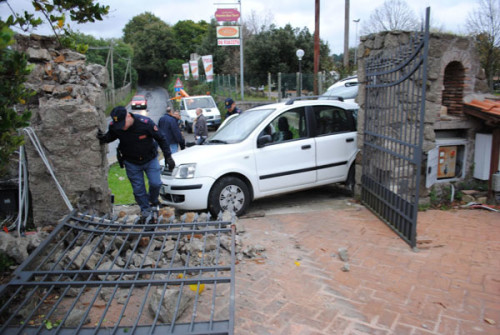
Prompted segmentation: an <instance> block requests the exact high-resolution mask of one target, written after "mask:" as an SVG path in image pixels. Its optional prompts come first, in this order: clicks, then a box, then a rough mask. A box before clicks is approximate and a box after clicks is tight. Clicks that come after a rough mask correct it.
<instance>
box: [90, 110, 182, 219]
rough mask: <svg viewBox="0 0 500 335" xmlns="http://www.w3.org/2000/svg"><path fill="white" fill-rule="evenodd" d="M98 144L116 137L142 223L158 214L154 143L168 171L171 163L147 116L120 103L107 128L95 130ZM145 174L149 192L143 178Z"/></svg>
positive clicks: (164, 142)
mask: <svg viewBox="0 0 500 335" xmlns="http://www.w3.org/2000/svg"><path fill="white" fill-rule="evenodd" d="M97 138H98V139H99V142H100V143H101V144H105V143H110V142H113V141H114V140H116V139H119V140H120V144H119V145H118V150H119V151H120V153H121V155H122V157H123V163H124V165H125V170H126V171H127V177H128V179H129V180H130V183H131V184H132V189H133V192H134V197H135V201H137V204H138V205H139V207H140V208H141V221H142V222H146V221H148V219H151V218H152V217H153V218H154V214H156V215H157V214H158V206H159V199H158V198H159V195H160V187H161V178H160V176H161V167H160V162H159V161H158V159H157V156H158V145H159V146H160V148H161V150H162V151H163V155H164V157H165V163H166V166H168V169H169V170H170V171H171V170H173V169H174V167H175V162H174V160H173V159H172V156H171V154H170V148H169V145H168V142H167V139H166V138H165V136H164V135H163V134H162V133H161V132H160V131H159V129H158V127H157V126H156V124H155V123H154V122H153V120H151V119H150V118H148V117H146V116H142V115H137V114H132V113H129V112H128V111H127V109H126V108H125V107H123V106H118V107H115V108H113V110H112V111H111V122H110V124H109V127H108V131H107V132H106V133H103V132H102V131H100V130H99V131H98V132H97ZM144 173H146V175H147V177H148V181H149V193H148V191H147V190H146V184H145V180H144Z"/></svg>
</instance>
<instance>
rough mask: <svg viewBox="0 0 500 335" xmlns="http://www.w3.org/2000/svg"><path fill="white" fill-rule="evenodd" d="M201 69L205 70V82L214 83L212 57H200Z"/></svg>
mask: <svg viewBox="0 0 500 335" xmlns="http://www.w3.org/2000/svg"><path fill="white" fill-rule="evenodd" d="M201 60H202V61H203V68H204V69H205V75H206V76H207V82H211V81H214V64H213V60H212V55H207V56H202V57H201Z"/></svg>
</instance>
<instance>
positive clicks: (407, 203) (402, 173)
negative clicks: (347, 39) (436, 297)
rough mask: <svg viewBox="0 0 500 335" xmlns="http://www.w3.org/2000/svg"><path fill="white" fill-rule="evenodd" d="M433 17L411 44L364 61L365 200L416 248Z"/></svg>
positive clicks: (368, 205) (417, 33) (362, 187)
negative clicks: (430, 22) (430, 31)
mask: <svg viewBox="0 0 500 335" xmlns="http://www.w3.org/2000/svg"><path fill="white" fill-rule="evenodd" d="M429 15H430V8H427V13H426V23H425V28H423V29H422V31H420V32H415V33H413V34H412V35H411V36H410V40H409V42H408V43H407V44H404V45H400V46H399V47H397V48H394V49H390V50H387V49H386V50H384V52H383V53H382V54H380V55H376V56H373V57H369V58H367V59H366V60H365V62H366V63H365V67H366V101H365V117H364V145H363V169H362V171H363V174H362V178H361V190H362V191H361V199H362V202H363V204H364V205H365V206H367V207H368V208H370V209H371V210H372V211H373V212H374V213H375V214H377V215H378V216H379V217H380V218H381V219H382V220H383V221H384V222H385V223H386V224H388V225H389V227H391V228H392V229H393V230H394V231H395V232H396V233H397V234H398V235H399V236H400V237H401V238H402V239H403V240H405V241H406V242H407V243H408V244H410V246H411V247H415V246H416V231H417V212H418V198H419V186H420V174H421V164H422V144H423V133H424V116H425V95H426V85H425V83H426V82H427V51H428V44H429Z"/></svg>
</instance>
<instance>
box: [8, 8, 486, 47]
mask: <svg viewBox="0 0 500 335" xmlns="http://www.w3.org/2000/svg"><path fill="white" fill-rule="evenodd" d="M8 1H9V3H10V5H11V6H12V7H13V8H14V9H16V10H25V9H29V10H32V7H31V0H8ZM98 2H99V3H100V4H101V5H109V6H110V13H109V15H108V16H107V17H106V18H105V19H104V20H103V21H98V22H96V23H92V24H85V25H77V26H73V29H74V30H79V31H80V32H82V33H85V34H89V35H93V36H94V37H97V38H100V37H102V38H112V37H116V38H119V37H122V35H123V32H122V30H123V28H124V27H125V25H126V24H127V22H129V21H130V20H131V19H132V18H133V17H134V16H136V15H138V14H141V13H144V12H151V13H153V14H154V15H156V16H157V17H159V18H161V19H162V20H163V21H165V22H166V23H168V24H170V25H173V24H175V23H176V22H177V21H179V20H193V21H195V22H198V21H200V20H205V21H207V22H210V20H211V19H212V18H213V17H215V11H216V10H217V8H236V9H238V10H240V9H241V11H240V12H241V16H242V19H243V20H244V21H245V20H246V19H247V18H248V17H249V16H250V15H251V14H252V12H253V13H254V14H256V15H257V16H259V17H260V18H261V20H262V23H268V22H266V20H265V19H266V18H268V19H269V18H272V22H273V23H274V24H275V25H276V26H278V27H283V26H285V25H286V24H288V23H290V24H291V25H292V27H294V28H300V29H302V28H304V27H308V28H309V30H310V32H311V33H314V27H315V22H314V13H315V7H314V6H315V1H314V0H283V1H276V0H272V1H271V0H241V2H240V3H239V2H238V1H215V2H212V1H207V0H175V1H174V0H143V1H137V0H98ZM383 2H384V1H383V0H350V23H351V28H350V38H349V43H350V46H354V45H355V40H356V24H355V23H354V22H353V20H355V19H360V22H359V24H358V29H357V30H358V36H359V35H361V31H362V25H363V23H364V22H367V21H368V20H369V18H370V14H372V13H373V11H374V10H375V9H376V8H377V7H379V6H381V5H382V4H383ZM407 3H408V5H409V6H410V7H411V8H412V9H413V10H414V11H415V14H416V15H417V16H418V17H419V18H421V17H424V15H425V8H426V7H431V22H432V23H433V25H435V26H439V27H441V28H443V29H444V31H446V32H452V33H464V32H465V27H464V23H465V21H466V19H467V17H468V14H469V13H470V12H471V11H472V10H473V9H474V8H476V7H477V0H417V1H415V0H409V1H407ZM240 4H241V7H240ZM344 12H345V1H343V0H327V1H325V0H323V1H320V38H321V39H322V40H323V41H325V42H328V44H329V46H330V50H331V51H332V52H333V53H336V54H340V53H342V52H343V48H344ZM9 14H10V10H9V9H8V7H7V6H6V5H5V4H4V3H0V16H1V17H2V18H4V19H5V18H6V17H7V16H8V15H9ZM36 33H39V34H50V32H49V31H48V30H46V29H45V30H44V29H42V30H38V31H36Z"/></svg>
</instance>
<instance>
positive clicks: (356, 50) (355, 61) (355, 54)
mask: <svg viewBox="0 0 500 335" xmlns="http://www.w3.org/2000/svg"><path fill="white" fill-rule="evenodd" d="M359 20H361V19H356V20H352V22H354V23H356V43H355V45H354V65H356V64H357V62H358V59H357V58H356V57H357V53H358V23H359Z"/></svg>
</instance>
